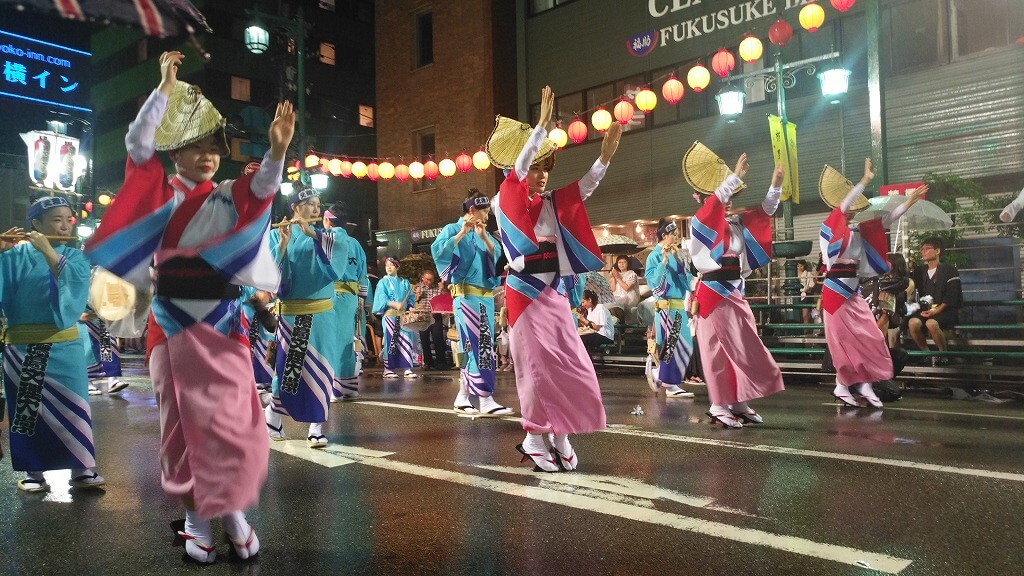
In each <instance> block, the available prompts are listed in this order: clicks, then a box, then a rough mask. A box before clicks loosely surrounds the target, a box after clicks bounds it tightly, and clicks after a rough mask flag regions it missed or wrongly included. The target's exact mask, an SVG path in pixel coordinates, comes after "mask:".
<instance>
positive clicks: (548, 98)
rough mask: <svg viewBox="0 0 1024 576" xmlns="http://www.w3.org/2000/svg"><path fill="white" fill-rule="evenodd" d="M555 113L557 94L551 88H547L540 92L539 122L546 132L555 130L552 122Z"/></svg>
mask: <svg viewBox="0 0 1024 576" xmlns="http://www.w3.org/2000/svg"><path fill="white" fill-rule="evenodd" d="M554 113H555V93H554V92H552V91H551V87H550V86H545V87H544V89H543V90H541V91H540V118H539V119H538V120H537V124H539V125H540V126H543V127H544V129H545V130H548V131H550V130H551V129H553V128H554V126H553V125H552V122H551V117H552V116H553V115H554Z"/></svg>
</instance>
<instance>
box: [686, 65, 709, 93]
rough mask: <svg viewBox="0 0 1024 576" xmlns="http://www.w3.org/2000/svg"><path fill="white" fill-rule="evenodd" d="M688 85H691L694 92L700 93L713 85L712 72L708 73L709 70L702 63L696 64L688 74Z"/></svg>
mask: <svg viewBox="0 0 1024 576" xmlns="http://www.w3.org/2000/svg"><path fill="white" fill-rule="evenodd" d="M686 83H687V84H689V85H690V88H693V91H694V92H700V91H702V90H704V89H705V88H707V87H708V84H709V83H711V72H708V69H707V68H705V67H704V66H703V65H701V64H700V63H698V64H695V65H694V66H693V68H690V71H689V72H687V73H686Z"/></svg>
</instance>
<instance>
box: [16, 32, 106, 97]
mask: <svg viewBox="0 0 1024 576" xmlns="http://www.w3.org/2000/svg"><path fill="white" fill-rule="evenodd" d="M91 57H92V54H90V53H89V52H84V51H82V50H77V49H75V48H68V47H67V46H61V45H59V44H54V43H52V42H46V41H43V40H38V39H36V38H29V37H28V36H22V35H20V34H14V33H12V32H6V31H4V30H0V96H5V97H8V98H16V99H19V100H27V101H29V102H36V103H39V104H49V105H52V106H59V107H61V108H70V109H72V110H80V111H83V112H92V110H91V109H90V108H88V107H87V105H88V103H89V94H88V91H87V90H85V88H84V87H83V82H84V80H85V78H86V76H87V75H88V72H89V59H90V58H91Z"/></svg>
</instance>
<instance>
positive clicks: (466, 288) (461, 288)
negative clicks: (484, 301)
mask: <svg viewBox="0 0 1024 576" xmlns="http://www.w3.org/2000/svg"><path fill="white" fill-rule="evenodd" d="M450 290H451V291H452V298H459V297H461V296H476V297H477V298H494V290H487V289H485V288H481V287H479V286H474V285H473V284H466V283H465V282H461V283H459V284H452V285H451V287H450Z"/></svg>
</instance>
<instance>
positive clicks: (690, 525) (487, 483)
mask: <svg viewBox="0 0 1024 576" xmlns="http://www.w3.org/2000/svg"><path fill="white" fill-rule="evenodd" d="M297 444H301V443H300V442H299V441H297V440H291V441H284V442H275V443H274V448H275V449H276V450H279V451H281V452H285V453H286V454H290V455H292V456H296V457H298V458H302V459H304V460H308V461H311V462H315V463H317V464H320V465H322V466H327V467H336V466H342V465H344V464H351V463H352V462H354V460H351V459H349V458H345V457H342V456H338V455H336V454H333V453H330V452H323V451H319V450H312V449H310V448H306V447H305V446H302V447H301V449H294V447H295V446H296V445H297ZM289 446H291V447H293V448H288V447H289ZM371 452H374V451H367V453H371ZM383 454H387V453H383ZM352 455H353V456H355V457H356V459H357V460H358V462H360V463H361V464H363V465H366V466H373V467H374V468H380V469H383V470H389V471H392V472H401V473H403V474H412V475H414V476H419V477H422V478H430V479H433V480H440V481H444V482H452V483H455V484H461V485H463V486H469V487H472V488H478V489H482V490H489V491H491V492H496V493H499V494H505V495H508V496H516V497H519V498H529V499H531V500H536V501H540V502H547V503H549V504H558V505H560V506H566V507H568V508H575V509H577V510H586V511H589V512H596V513H598V514H604V515H606V516H614V517H617V518H623V519H626V520H633V521H636V522H645V523H647V524H656V525H659V526H666V527H669V528H675V529H677V530H685V531H687V532H693V533H696V534H704V535H707V536H712V537H717V538H724V539H726V540H732V541H734V542H741V543H744V544H752V545H755V546H765V547H768V548H774V549H776V550H781V551H783V552H791V553H794V554H800V555H803V556H809V557H812V558H820V559H822V560H828V561H831V562H839V563H843V564H848V565H851V566H863V565H864V563H868V564H870V565H871V566H872V567H873V568H874V569H875V570H877V571H879V572H885V573H888V574H898V573H899V572H900V571H901V570H903V569H904V568H906V567H907V566H909V565H910V563H911V561H910V560H906V559H903V558H897V557H895V556H888V555H884V554H876V553H873V552H867V551H864V550H857V549H855V548H847V547H845V546H836V545H834V544H823V543H819V542H814V541H812V540H807V539H805V538H798V537H795V536H785V535H781V534H773V533H771V532H765V531H763V530H754V529H750V528H741V527H738V526H732V525H729V524H725V523H722V522H713V521H709V520H704V519H701V518H692V517H689V516H683V515H680V514H673V513H670V512H663V511H659V510H656V509H652V508H649V507H646V506H640V505H634V504H627V503H622V502H616V501H614V500H608V499H604V498H595V497H593V496H586V495H582V494H570V493H566V492H563V491H560V490H553V489H550V488H545V487H543V486H524V485H522V484H516V483H513V482H505V481H503V480H493V479H490V478H484V477H482V476H473V475H471V474H464V473H462V472H454V471H451V470H443V469H440V468H430V467H427V466H420V465H418V464H410V463H407V462H398V461H395V460H385V459H383V458H380V457H375V456H359V455H355V454H352ZM331 460H335V461H336V462H333V463H332V462H331ZM530 475H531V476H534V477H536V478H538V479H540V480H542V481H547V480H551V479H552V478H551V476H552V475H548V474H532V473H531V474H530ZM574 476H583V475H580V474H574ZM583 478H584V480H582V481H581V480H580V479H579V478H577V479H575V481H576V482H577V483H579V485H584V484H585V483H586V481H585V476H583ZM596 484H600V482H596Z"/></svg>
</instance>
